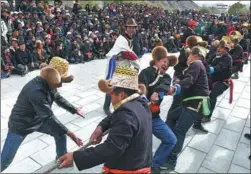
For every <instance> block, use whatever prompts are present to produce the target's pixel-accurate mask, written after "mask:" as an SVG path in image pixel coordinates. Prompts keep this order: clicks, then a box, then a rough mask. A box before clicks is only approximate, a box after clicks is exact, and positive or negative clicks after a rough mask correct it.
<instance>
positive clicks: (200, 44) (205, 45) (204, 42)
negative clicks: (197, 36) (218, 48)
mask: <svg viewBox="0 0 251 174" xmlns="http://www.w3.org/2000/svg"><path fill="white" fill-rule="evenodd" d="M199 46H202V47H204V48H207V47H208V42H207V41H201V42H199Z"/></svg>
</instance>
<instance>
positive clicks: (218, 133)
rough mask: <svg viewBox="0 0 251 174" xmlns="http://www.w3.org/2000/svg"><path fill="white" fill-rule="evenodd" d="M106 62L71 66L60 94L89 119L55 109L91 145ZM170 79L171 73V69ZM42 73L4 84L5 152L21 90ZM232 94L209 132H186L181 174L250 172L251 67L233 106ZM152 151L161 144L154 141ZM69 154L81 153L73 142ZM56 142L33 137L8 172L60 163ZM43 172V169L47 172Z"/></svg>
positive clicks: (166, 104)
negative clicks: (70, 77)
mask: <svg viewBox="0 0 251 174" xmlns="http://www.w3.org/2000/svg"><path fill="white" fill-rule="evenodd" d="M148 61H149V56H144V57H143V58H142V59H141V64H142V67H146V66H147V65H148ZM106 64H107V60H95V61H92V62H89V63H85V64H79V65H71V66H70V72H71V73H73V75H75V80H74V81H73V82H72V83H71V84H64V86H63V87H62V88H61V89H60V92H61V94H62V95H63V96H64V97H65V98H66V99H67V100H69V101H70V102H72V103H73V104H74V105H76V106H81V105H83V106H84V112H85V117H86V118H85V119H83V118H80V117H78V116H77V115H72V114H70V113H67V112H66V111H65V110H63V109H61V108H59V107H58V106H56V105H53V110H54V113H55V115H56V116H57V117H58V119H59V120H60V121H62V122H63V123H64V124H65V125H66V126H67V127H68V128H69V129H70V130H71V131H73V132H75V133H76V135H78V136H79V137H81V138H82V139H83V140H85V141H88V139H89V137H90V135H91V133H92V132H93V130H94V129H95V127H96V126H97V124H98V123H99V121H100V120H102V119H103V118H104V117H105V114H104V113H103V110H102V105H103V102H104V96H105V95H104V94H103V93H102V92H100V91H99V90H98V87H97V82H98V80H99V79H103V78H104V76H105V71H106ZM168 71H169V73H170V74H172V73H173V70H172V69H169V70H168ZM38 74H39V72H38V71H35V72H31V73H29V74H27V75H26V76H25V77H19V76H15V75H13V76H12V77H10V78H9V79H4V80H2V81H1V145H2V146H1V150H2V148H3V145H4V142H5V139H6V134H7V131H8V117H9V115H10V112H11V109H12V107H13V105H14V103H15V101H16V99H17V96H18V94H19V92H20V90H21V89H22V87H23V86H24V85H25V84H26V83H27V82H28V81H29V80H30V79H32V78H33V77H35V76H36V75H38ZM228 97H229V92H228V91H226V92H225V93H224V94H223V95H222V96H220V97H219V99H218V102H217V107H216V109H215V112H214V113H213V120H212V121H211V122H210V123H208V124H206V125H205V127H206V128H207V129H208V130H209V131H210V133H208V134H206V135H203V134H199V133H197V132H195V131H193V130H192V129H191V130H189V132H188V133H187V136H186V139H185V144H184V147H183V151H182V153H181V154H180V157H179V159H178V164H177V167H176V170H175V172H176V173H227V172H228V173H250V161H249V160H248V156H249V154H250V141H248V140H246V139H245V138H244V137H243V135H244V134H245V133H250V111H249V110H250V66H249V65H245V69H244V72H243V73H240V78H239V79H238V80H234V101H233V103H232V104H231V105H230V104H229V103H228ZM171 102H172V97H171V96H168V97H165V100H164V101H163V103H162V106H161V117H162V118H163V119H165V117H166V114H167V111H168V109H169V107H170V104H171ZM153 139H154V143H153V144H154V145H153V151H155V150H156V148H157V147H158V145H159V140H157V139H156V138H155V137H153ZM67 148H68V151H73V150H75V149H77V146H76V145H75V143H73V142H72V141H71V140H70V139H68V141H67ZM55 156H56V153H55V142H54V139H53V138H52V137H51V136H48V135H45V134H41V133H32V134H30V135H28V136H27V137H26V139H25V140H24V142H23V143H22V145H21V146H20V148H19V150H18V152H17V154H16V157H15V159H14V161H13V163H12V164H11V165H10V167H9V168H8V169H6V170H5V171H4V172H6V173H14V172H19V173H32V172H36V173H39V172H41V169H42V167H43V166H45V165H47V164H48V163H51V162H52V161H53V160H54V159H55ZM101 167H102V166H101V165H100V166H97V167H94V168H91V169H88V170H84V171H78V169H77V168H76V167H72V168H67V169H63V170H58V169H57V170H55V171H54V172H55V173H100V171H101ZM43 169H44V168H43Z"/></svg>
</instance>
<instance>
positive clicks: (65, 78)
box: [39, 57, 74, 83]
mask: <svg viewBox="0 0 251 174" xmlns="http://www.w3.org/2000/svg"><path fill="white" fill-rule="evenodd" d="M48 67H49V68H52V69H54V70H56V71H57V72H58V75H59V76H60V77H61V82H62V83H70V82H71V81H72V80H73V79H74V77H73V76H72V75H68V70H69V62H68V61H67V60H65V59H62V58H60V57H53V58H52V59H51V61H50V63H49V65H48V64H46V63H42V64H41V65H40V67H39V69H40V71H41V72H40V75H41V77H42V76H43V75H45V74H48V73H49V72H52V70H50V69H49V70H47V69H46V68H48ZM44 70H46V71H44ZM43 71H44V72H43ZM53 72H54V71H53ZM42 73H43V74H42ZM49 74H50V73H49ZM54 74H55V73H54ZM55 78H56V77H55Z"/></svg>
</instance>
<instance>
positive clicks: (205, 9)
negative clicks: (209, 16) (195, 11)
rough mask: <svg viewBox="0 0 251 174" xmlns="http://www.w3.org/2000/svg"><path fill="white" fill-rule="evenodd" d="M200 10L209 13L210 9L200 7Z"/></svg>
mask: <svg viewBox="0 0 251 174" xmlns="http://www.w3.org/2000/svg"><path fill="white" fill-rule="evenodd" d="M200 12H201V13H202V14H205V13H210V10H209V8H208V7H202V8H201V9H200Z"/></svg>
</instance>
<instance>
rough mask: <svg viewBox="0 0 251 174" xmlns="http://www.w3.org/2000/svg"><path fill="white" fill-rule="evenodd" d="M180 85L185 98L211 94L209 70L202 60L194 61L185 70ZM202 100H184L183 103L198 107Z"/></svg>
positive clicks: (187, 105)
mask: <svg viewBox="0 0 251 174" xmlns="http://www.w3.org/2000/svg"><path fill="white" fill-rule="evenodd" d="M179 85H180V86H181V90H182V98H183V99H186V98H188V97H194V96H208V95H209V86H208V78H207V72H206V69H205V66H204V65H203V63H202V62H201V61H200V60H197V61H194V62H193V63H191V64H190V65H189V66H188V68H187V70H185V71H184V76H183V78H182V79H181V80H180V82H179ZM200 101H201V100H191V101H187V102H184V103H183V105H184V106H186V107H192V108H194V109H197V107H198V104H199V102H200Z"/></svg>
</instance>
